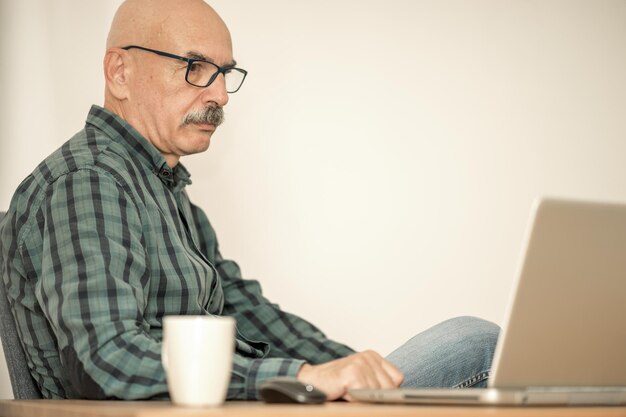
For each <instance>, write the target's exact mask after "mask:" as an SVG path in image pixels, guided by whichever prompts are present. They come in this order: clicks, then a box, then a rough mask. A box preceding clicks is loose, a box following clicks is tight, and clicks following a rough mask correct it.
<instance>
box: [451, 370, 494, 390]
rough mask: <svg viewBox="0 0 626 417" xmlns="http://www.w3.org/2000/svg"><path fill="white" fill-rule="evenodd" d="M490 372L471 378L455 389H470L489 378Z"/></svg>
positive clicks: (483, 372)
mask: <svg viewBox="0 0 626 417" xmlns="http://www.w3.org/2000/svg"><path fill="white" fill-rule="evenodd" d="M489 374H490V371H488V370H487V371H482V372H479V373H478V374H476V375H474V376H473V377H471V378H468V379H466V380H465V381H462V382H460V383H458V384H456V385H455V386H454V388H469V387H473V386H474V385H476V384H478V383H480V382H482V381H484V380H485V379H487V378H489Z"/></svg>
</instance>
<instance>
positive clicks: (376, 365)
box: [369, 352, 397, 389]
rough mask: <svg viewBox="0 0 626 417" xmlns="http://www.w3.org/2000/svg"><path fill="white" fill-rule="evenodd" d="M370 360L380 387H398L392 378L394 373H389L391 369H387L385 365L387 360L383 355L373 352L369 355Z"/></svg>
mask: <svg viewBox="0 0 626 417" xmlns="http://www.w3.org/2000/svg"><path fill="white" fill-rule="evenodd" d="M369 361H370V366H371V368H372V370H373V372H374V373H375V376H376V379H377V381H378V385H379V386H380V388H384V389H390V388H396V387H397V385H396V383H395V381H394V380H393V378H392V375H391V374H390V373H389V370H388V369H387V367H385V366H384V365H385V360H384V359H383V358H382V356H380V355H379V354H377V353H375V352H372V354H371V355H369Z"/></svg>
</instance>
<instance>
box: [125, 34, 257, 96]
mask: <svg viewBox="0 0 626 417" xmlns="http://www.w3.org/2000/svg"><path fill="white" fill-rule="evenodd" d="M121 49H124V50H126V51H128V50H129V49H141V50H142V51H148V52H152V53H153V54H157V55H160V56H164V57H167V58H173V59H178V60H179V61H184V62H186V63H187V72H185V81H187V83H189V84H191V85H193V86H194V87H200V88H205V87H208V86H210V85H211V84H213V81H215V79H216V78H217V77H218V76H219V75H220V74H224V78H226V72H227V71H233V70H234V71H238V72H240V73H242V74H243V78H242V79H241V82H240V83H239V87H237V89H236V90H234V91H228V90H226V92H227V93H229V94H232V93H236V92H237V91H239V89H240V88H241V86H242V85H243V82H244V81H245V79H246V76H247V75H248V71H246V70H245V69H243V68H237V67H235V66H229V67H220V66H219V65H217V64H214V63H213V62H209V61H205V60H203V59H195V58H186V57H184V56H180V55H174V54H170V53H169V52H163V51H157V50H156V49H150V48H144V47H143V46H138V45H129V46H124V47H123V48H121ZM194 62H204V63H206V64H210V65H213V66H214V67H215V68H217V71H216V72H215V74H213V75H212V76H211V78H210V79H209V81H208V82H207V83H206V84H205V85H198V84H194V83H192V82H191V81H189V71H190V70H191V65H192V64H193V63H194Z"/></svg>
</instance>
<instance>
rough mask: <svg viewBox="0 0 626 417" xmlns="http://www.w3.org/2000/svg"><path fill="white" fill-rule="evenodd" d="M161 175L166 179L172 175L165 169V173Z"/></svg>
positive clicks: (162, 172)
mask: <svg viewBox="0 0 626 417" xmlns="http://www.w3.org/2000/svg"><path fill="white" fill-rule="evenodd" d="M161 175H163V176H164V177H169V176H170V175H171V174H170V172H169V171H168V170H166V169H164V170H163V171H161Z"/></svg>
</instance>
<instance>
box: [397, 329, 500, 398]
mask: <svg viewBox="0 0 626 417" xmlns="http://www.w3.org/2000/svg"><path fill="white" fill-rule="evenodd" d="M499 332H500V328H499V327H498V326H497V325H495V324H493V323H491V322H488V321H485V320H482V319H478V318H475V317H457V318H454V319H450V320H447V321H444V322H443V323H440V324H438V325H436V326H433V327H431V328H430V329H428V330H426V331H424V332H422V333H420V334H418V335H417V336H415V337H413V338H412V339H410V340H409V341H408V342H406V343H405V344H404V345H402V346H400V347H399V348H398V349H396V350H395V351H393V352H391V353H390V354H389V356H387V360H388V361H389V362H391V363H393V364H394V365H395V366H397V367H398V368H399V369H400V370H401V371H402V372H403V373H404V382H403V383H402V387H403V388H423V387H454V388H468V387H485V386H486V385H487V379H488V378H489V370H490V367H491V360H492V359H493V353H494V351H495V347H496V341H497V340H498V333H499Z"/></svg>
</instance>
